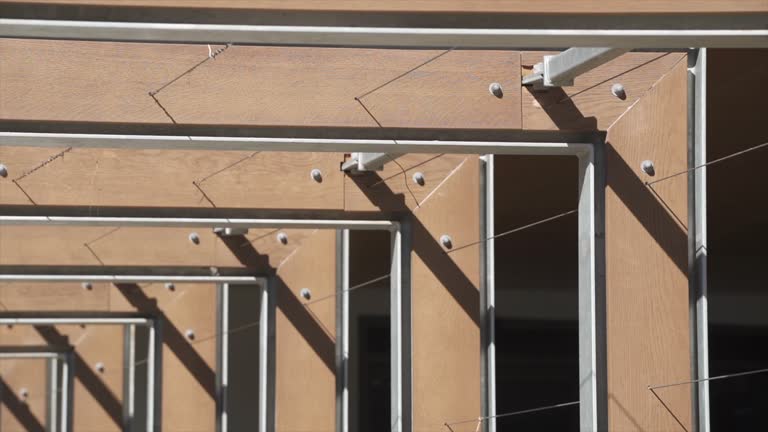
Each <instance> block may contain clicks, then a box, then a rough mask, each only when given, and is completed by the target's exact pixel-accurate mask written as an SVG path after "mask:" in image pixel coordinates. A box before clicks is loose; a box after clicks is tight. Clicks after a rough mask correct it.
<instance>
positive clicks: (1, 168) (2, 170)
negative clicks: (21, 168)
mask: <svg viewBox="0 0 768 432" xmlns="http://www.w3.org/2000/svg"><path fill="white" fill-rule="evenodd" d="M0 177H8V167H7V166H5V165H3V164H0Z"/></svg>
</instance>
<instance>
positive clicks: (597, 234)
mask: <svg viewBox="0 0 768 432" xmlns="http://www.w3.org/2000/svg"><path fill="white" fill-rule="evenodd" d="M602 155H603V151H602V143H600V144H597V145H595V146H594V147H593V149H591V150H588V151H586V152H584V153H582V154H580V155H579V221H578V229H579V382H580V387H579V401H580V404H579V406H580V413H579V418H580V430H582V431H589V432H598V431H606V430H607V427H608V425H607V389H606V376H607V374H606V354H605V349H606V347H605V341H606V339H605V332H606V321H605V240H604V239H605V231H604V223H605V199H604V189H605V186H604V183H605V182H604V176H605V171H604V169H605V168H604V160H603V156H602Z"/></svg>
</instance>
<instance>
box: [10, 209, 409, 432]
mask: <svg viewBox="0 0 768 432" xmlns="http://www.w3.org/2000/svg"><path fill="white" fill-rule="evenodd" d="M9 224H14V225H18V224H20V225H29V224H31V225H37V224H64V225H77V226H121V227H130V226H152V227H208V228H219V227H225V228H256V227H258V228H282V229H284V228H319V229H335V230H336V231H337V237H338V240H337V243H336V255H337V269H336V274H337V282H336V291H337V292H336V294H337V298H338V299H339V301H338V303H337V306H336V309H337V316H338V317H339V318H340V320H339V321H337V331H338V332H341V334H342V335H344V336H342V337H339V338H338V340H341V341H342V343H337V352H336V355H337V360H336V364H337V400H338V402H340V403H338V404H337V421H336V423H337V428H341V427H344V426H342V425H346V424H347V418H348V401H347V399H346V398H345V397H344V396H343V395H346V394H347V387H348V382H347V375H346V364H347V360H346V354H345V353H347V352H348V343H349V340H348V336H347V335H348V334H349V321H348V319H347V317H348V314H349V303H348V294H347V292H348V289H349V240H348V239H349V230H350V229H357V230H386V231H389V232H390V233H391V239H392V240H391V245H390V247H391V254H392V255H391V270H390V305H391V306H390V307H391V310H390V314H391V316H392V317H393V319H392V325H391V330H390V333H391V344H392V347H393V349H392V359H391V374H390V375H391V386H392V389H391V394H392V402H391V407H392V413H391V418H392V421H393V423H394V424H396V425H402V424H403V423H407V422H409V421H410V414H409V413H406V412H405V411H404V410H405V409H406V408H405V407H407V406H409V405H410V402H409V401H410V378H409V376H408V373H409V372H408V371H409V370H410V367H409V362H410V327H409V324H408V323H409V320H410V303H409V298H410V277H409V276H410V273H409V270H408V268H409V266H410V264H409V261H410V249H409V246H408V242H409V239H407V238H406V237H404V236H403V233H402V231H403V225H406V226H407V222H403V223H400V222H393V221H386V220H330V219H312V218H311V217H307V218H305V219H219V218H141V217H117V218H110V217H104V218H102V217H96V218H91V217H76V216H75V217H66V218H64V219H61V218H58V217H55V216H53V217H48V216H46V217H43V218H37V217H31V218H30V217H24V216H21V217H16V216H0V225H9ZM342 238H343V239H345V240H341V239H342ZM71 270H74V271H77V270H79V269H78V268H77V267H75V268H74V269H71ZM0 281H2V282H93V281H101V282H111V283H148V282H176V283H216V284H217V287H218V298H219V304H218V307H217V309H218V325H217V327H219V329H220V330H219V331H217V357H218V359H220V361H221V365H219V366H218V368H219V370H218V373H217V386H218V395H217V415H216V421H217V430H220V431H222V432H226V431H227V430H228V428H227V405H226V398H225V397H224V396H223V390H224V389H225V387H226V385H227V381H228V371H227V363H228V361H227V358H228V341H229V338H228V330H226V329H227V328H228V314H227V306H228V301H229V300H228V291H229V286H230V285H235V284H240V285H257V286H259V289H260V292H261V300H260V310H259V311H258V312H259V366H258V368H259V389H258V395H259V396H258V402H257V405H258V412H259V422H258V430H259V431H261V432H267V431H270V430H274V428H275V426H274V421H275V419H274V409H275V406H274V392H275V388H274V382H275V372H274V371H275V360H274V349H275V339H274V338H275V331H274V312H275V308H276V302H275V294H274V290H270V289H269V286H270V278H268V277H258V276H179V275H167V276H166V275H130V274H114V275H107V274H83V273H82V272H79V273H77V274H41V273H37V274H36V273H15V274H0ZM272 286H274V284H272ZM404 294H405V295H404ZM6 315H8V314H0V324H3V323H12V324H65V323H66V324H73V323H74V324H122V325H124V326H125V329H126V332H125V338H126V342H125V345H126V352H127V353H130V354H128V355H127V356H126V358H125V363H126V367H125V369H126V372H127V374H126V375H125V376H124V381H125V383H126V389H127V395H128V401H127V402H128V403H127V404H125V406H124V410H126V409H127V414H126V418H128V419H129V421H130V419H131V417H132V414H133V406H134V392H133V379H134V377H135V375H134V371H135V363H136V361H135V360H136V359H135V356H134V355H133V353H134V352H135V349H134V348H133V347H134V346H135V325H137V324H144V325H148V326H149V328H150V333H149V342H148V343H149V349H148V360H147V364H148V365H150V369H151V370H148V372H147V419H146V429H147V430H148V431H160V430H161V423H160V421H159V418H160V411H159V403H160V401H159V400H157V398H156V397H155V395H156V394H157V393H156V389H157V388H158V386H157V385H156V382H157V380H158V376H159V372H160V370H161V368H160V365H161V363H159V362H158V359H159V358H160V356H159V355H158V351H159V348H158V345H159V346H160V347H161V346H162V337H161V332H160V331H159V330H158V329H156V324H158V323H159V318H157V317H154V318H141V317H136V316H133V314H120V313H106V314H100V315H98V316H95V317H90V318H89V317H83V316H81V315H79V314H64V316H55V315H53V314H35V313H29V314H24V313H12V314H10V315H8V316H6ZM396 318H397V319H396ZM128 424H130V423H128ZM126 427H127V428H130V426H126ZM127 430H130V429H127ZM343 430H347V429H346V428H345V429H343ZM396 430H403V429H402V426H400V427H398V428H397V429H396Z"/></svg>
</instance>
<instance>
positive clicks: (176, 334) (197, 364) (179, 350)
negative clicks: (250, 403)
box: [115, 283, 216, 398]
mask: <svg viewBox="0 0 768 432" xmlns="http://www.w3.org/2000/svg"><path fill="white" fill-rule="evenodd" d="M115 287H117V289H118V290H119V291H120V293H121V294H123V296H124V297H125V298H126V300H128V302H129V303H131V305H133V307H135V308H136V309H137V310H138V311H139V312H142V313H148V314H152V315H154V316H156V317H158V319H160V320H162V321H161V323H162V324H161V326H162V329H163V344H165V345H167V346H168V348H170V349H171V351H173V353H174V354H175V355H176V357H177V358H178V359H179V360H180V361H181V362H182V363H184V366H185V367H186V368H187V370H188V371H189V373H191V374H192V376H193V377H194V378H195V380H197V382H198V383H199V384H200V386H201V387H203V388H204V389H205V391H206V392H207V393H208V395H210V396H211V398H215V397H216V372H214V371H213V369H211V368H210V366H208V363H206V362H205V360H204V359H203V358H202V357H201V356H200V354H198V353H197V351H195V349H194V348H193V347H192V345H190V344H189V342H188V341H187V339H186V337H185V336H184V335H183V334H182V333H181V332H180V331H179V329H178V328H177V327H176V326H175V325H173V322H171V320H169V319H168V317H167V316H166V315H165V312H163V311H162V309H160V308H159V307H158V306H157V300H155V299H153V298H150V297H148V296H147V294H146V293H145V292H144V291H142V289H141V287H140V286H138V285H137V284H131V283H118V284H115Z"/></svg>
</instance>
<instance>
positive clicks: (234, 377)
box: [223, 285, 261, 431]
mask: <svg viewBox="0 0 768 432" xmlns="http://www.w3.org/2000/svg"><path fill="white" fill-rule="evenodd" d="M260 311H261V288H260V287H258V286H250V285H230V286H229V329H228V331H229V332H230V333H229V356H228V358H229V380H228V381H229V382H228V385H227V386H226V388H224V389H223V395H224V397H225V398H226V401H227V418H228V422H229V430H230V431H241V430H253V429H254V428H255V425H257V424H258V421H259V393H260V387H259V345H260V340H259V328H260V326H259V325H258V324H259V318H260Z"/></svg>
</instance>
